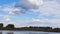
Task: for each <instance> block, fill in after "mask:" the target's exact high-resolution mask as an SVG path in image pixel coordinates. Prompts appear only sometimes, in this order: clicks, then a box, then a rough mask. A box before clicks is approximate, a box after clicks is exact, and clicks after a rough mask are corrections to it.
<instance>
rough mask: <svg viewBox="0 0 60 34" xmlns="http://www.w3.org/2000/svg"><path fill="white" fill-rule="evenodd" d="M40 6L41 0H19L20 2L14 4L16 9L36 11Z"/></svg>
mask: <svg viewBox="0 0 60 34" xmlns="http://www.w3.org/2000/svg"><path fill="white" fill-rule="evenodd" d="M42 4H43V1H42V0H20V2H19V3H17V4H16V7H21V8H24V9H38V8H39V6H40V5H42Z"/></svg>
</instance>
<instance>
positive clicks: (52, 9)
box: [0, 0, 60, 28]
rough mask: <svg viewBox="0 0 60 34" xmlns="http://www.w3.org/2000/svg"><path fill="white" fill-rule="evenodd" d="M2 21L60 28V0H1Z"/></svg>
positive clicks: (6, 23) (0, 13)
mask: <svg viewBox="0 0 60 34" xmlns="http://www.w3.org/2000/svg"><path fill="white" fill-rule="evenodd" d="M0 23H3V24H4V26H6V25H8V24H14V25H15V27H25V26H26V27H28V26H38V27H41V26H43V27H58V28H60V0H0Z"/></svg>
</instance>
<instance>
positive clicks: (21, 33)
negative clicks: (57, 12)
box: [0, 30, 60, 34]
mask: <svg viewBox="0 0 60 34" xmlns="http://www.w3.org/2000/svg"><path fill="white" fill-rule="evenodd" d="M0 34H60V33H57V32H41V31H7V30H0Z"/></svg>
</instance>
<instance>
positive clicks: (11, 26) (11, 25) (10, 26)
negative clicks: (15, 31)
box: [6, 24, 14, 28]
mask: <svg viewBox="0 0 60 34" xmlns="http://www.w3.org/2000/svg"><path fill="white" fill-rule="evenodd" d="M6 28H14V25H13V24H8V25H7V26H6Z"/></svg>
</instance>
